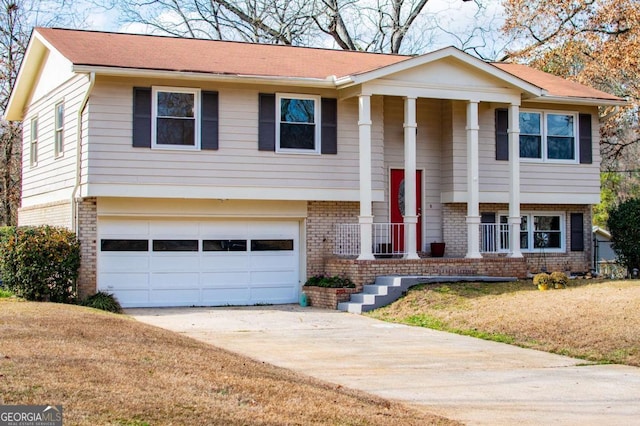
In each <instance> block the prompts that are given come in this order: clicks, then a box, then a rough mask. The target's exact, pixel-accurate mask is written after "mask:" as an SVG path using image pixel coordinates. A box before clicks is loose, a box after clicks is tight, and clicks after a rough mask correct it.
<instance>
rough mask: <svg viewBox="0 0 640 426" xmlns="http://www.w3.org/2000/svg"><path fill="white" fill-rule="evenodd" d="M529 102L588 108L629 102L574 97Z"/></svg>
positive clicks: (548, 97)
mask: <svg viewBox="0 0 640 426" xmlns="http://www.w3.org/2000/svg"><path fill="white" fill-rule="evenodd" d="M526 101H527V102H537V103H547V104H571V105H587V106H625V105H628V104H629V102H627V101H626V100H615V99H600V98H578V97H573V96H563V97H560V96H540V97H537V98H528V99H526Z"/></svg>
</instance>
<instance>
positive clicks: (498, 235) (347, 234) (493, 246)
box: [333, 223, 509, 256]
mask: <svg viewBox="0 0 640 426" xmlns="http://www.w3.org/2000/svg"><path fill="white" fill-rule="evenodd" d="M372 232H373V247H372V251H373V254H374V255H376V256H384V255H389V256H395V255H403V254H405V253H406V251H405V249H404V224H403V223H374V224H373V229H372ZM508 250H509V224H507V223H482V224H480V252H481V253H503V252H505V251H508ZM333 254H335V255H337V256H358V255H359V254H360V224H358V223H342V224H338V225H336V227H335V245H334V249H333Z"/></svg>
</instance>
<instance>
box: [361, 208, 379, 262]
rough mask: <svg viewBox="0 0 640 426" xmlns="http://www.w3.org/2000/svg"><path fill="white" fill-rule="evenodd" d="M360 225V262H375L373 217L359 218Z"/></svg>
mask: <svg viewBox="0 0 640 426" xmlns="http://www.w3.org/2000/svg"><path fill="white" fill-rule="evenodd" d="M358 222H359V223H360V255H359V256H358V260H374V259H375V257H374V256H373V216H358Z"/></svg>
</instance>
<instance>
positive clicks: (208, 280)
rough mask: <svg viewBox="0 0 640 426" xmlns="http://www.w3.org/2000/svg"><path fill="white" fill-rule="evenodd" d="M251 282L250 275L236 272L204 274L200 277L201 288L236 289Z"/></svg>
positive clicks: (244, 272)
mask: <svg viewBox="0 0 640 426" xmlns="http://www.w3.org/2000/svg"><path fill="white" fill-rule="evenodd" d="M250 282H251V274H250V273H249V272H246V271H238V272H225V271H220V272H204V273H202V274H201V275H200V283H201V285H202V288H236V287H247V286H248V285H249V283H250Z"/></svg>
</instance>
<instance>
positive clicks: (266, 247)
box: [251, 240, 293, 251]
mask: <svg viewBox="0 0 640 426" xmlns="http://www.w3.org/2000/svg"><path fill="white" fill-rule="evenodd" d="M292 250H293V240H251V251H292Z"/></svg>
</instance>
